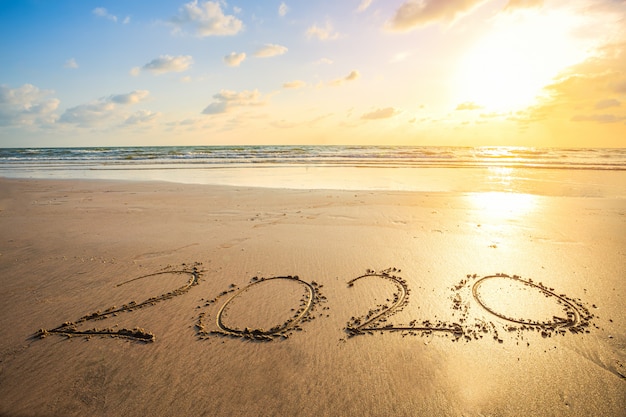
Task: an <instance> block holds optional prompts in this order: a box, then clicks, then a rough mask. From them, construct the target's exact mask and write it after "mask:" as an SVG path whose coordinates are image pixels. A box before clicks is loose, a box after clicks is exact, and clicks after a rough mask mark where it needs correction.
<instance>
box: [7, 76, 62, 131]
mask: <svg viewBox="0 0 626 417" xmlns="http://www.w3.org/2000/svg"><path fill="white" fill-rule="evenodd" d="M52 94H53V92H52V91H45V90H44V91H42V90H40V89H39V88H37V87H35V86H34V85H32V84H24V85H23V86H21V87H18V88H14V89H12V88H9V87H8V86H6V85H0V126H13V125H48V124H51V123H54V121H55V120H56V119H57V114H56V113H55V111H56V110H57V108H58V107H59V103H60V101H59V100H58V99H56V98H50V97H49V96H50V95H52Z"/></svg>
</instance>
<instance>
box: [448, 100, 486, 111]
mask: <svg viewBox="0 0 626 417" xmlns="http://www.w3.org/2000/svg"><path fill="white" fill-rule="evenodd" d="M479 109H482V106H479V105H478V104H476V103H474V102H473V101H466V102H465V103H461V104H459V105H458V106H456V109H455V110H479Z"/></svg>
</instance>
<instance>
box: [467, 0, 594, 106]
mask: <svg viewBox="0 0 626 417" xmlns="http://www.w3.org/2000/svg"><path fill="white" fill-rule="evenodd" d="M576 25H577V21H576V18H575V17H574V16H571V15H565V14H562V13H551V14H539V13H538V12H535V11H533V12H527V13H523V14H514V15H507V16H504V17H501V18H499V19H498V20H497V21H495V22H494V27H493V29H492V30H491V31H490V33H489V34H488V35H486V36H485V37H483V38H482V39H480V40H479V41H478V42H477V43H476V44H475V45H474V47H473V48H471V49H470V50H469V51H468V53H467V54H466V56H465V58H464V60H463V61H462V63H461V66H460V68H459V74H458V78H457V83H458V87H457V91H458V100H459V103H460V102H472V103H475V104H476V105H477V106H481V107H483V108H484V109H486V110H490V111H500V112H502V111H512V110H517V109H521V108H524V107H527V106H529V105H532V104H533V103H534V102H535V100H536V99H537V97H538V96H539V95H540V94H541V90H542V88H543V87H545V86H546V85H548V84H549V83H550V82H551V80H552V79H553V78H554V77H555V76H557V75H558V73H559V72H560V71H562V70H563V69H565V68H566V67H568V66H570V65H573V64H574V63H576V62H579V61H580V60H582V59H583V58H584V56H585V54H586V52H585V51H584V50H582V49H581V48H580V45H577V43H576V42H575V41H574V40H573V37H572V35H571V33H572V30H573V29H574V28H575V27H576Z"/></svg>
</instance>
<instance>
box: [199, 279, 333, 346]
mask: <svg viewBox="0 0 626 417" xmlns="http://www.w3.org/2000/svg"><path fill="white" fill-rule="evenodd" d="M277 282H285V283H295V284H299V285H301V286H302V287H303V289H304V290H305V291H304V295H303V297H302V298H301V299H300V304H299V306H298V308H297V309H295V308H292V309H291V310H292V311H294V314H293V315H292V316H291V317H289V318H288V319H287V320H286V321H285V322H283V323H282V324H278V325H275V326H273V327H271V328H269V329H264V328H251V327H243V326H236V325H234V324H230V323H229V322H228V320H227V317H226V316H227V313H228V310H229V308H231V306H232V305H233V304H235V303H237V302H240V301H241V299H242V298H243V297H244V296H246V295H247V294H249V293H250V292H251V291H252V290H254V289H256V288H258V287H260V286H262V285H268V284H269V283H277ZM321 287H322V285H319V284H317V283H316V282H315V281H312V282H307V281H304V280H302V279H300V278H299V277H298V276H277V277H270V278H258V277H254V278H252V279H251V280H250V283H249V284H248V285H246V286H245V287H243V288H238V287H236V286H235V285H234V284H232V285H231V287H230V289H229V290H227V291H224V292H222V293H221V294H219V295H218V296H217V297H215V298H214V299H212V300H209V301H207V302H206V304H205V307H214V308H215V307H216V306H218V305H219V304H218V303H217V302H218V301H220V300H221V299H222V298H223V297H225V296H228V298H227V299H226V300H224V301H223V302H222V303H221V307H220V308H219V309H218V310H217V312H215V313H214V316H215V318H214V321H213V323H211V321H210V320H209V316H211V314H210V312H203V313H200V316H199V318H198V323H197V329H198V335H199V336H200V337H201V338H207V337H208V336H210V335H221V336H230V337H235V338H246V339H251V340H259V341H272V340H275V339H279V338H281V339H286V338H288V337H289V336H290V335H291V334H292V333H293V332H294V331H300V330H302V328H301V327H300V324H302V323H305V322H308V321H311V320H313V319H315V316H314V314H313V313H314V311H315V309H316V307H317V306H318V305H319V304H321V303H323V302H326V297H325V296H323V295H322V294H321V293H320V288H321ZM325 308H326V307H325Z"/></svg>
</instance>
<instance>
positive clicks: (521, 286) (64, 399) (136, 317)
mask: <svg viewBox="0 0 626 417" xmlns="http://www.w3.org/2000/svg"><path fill="white" fill-rule="evenodd" d="M615 175H619V174H615ZM614 185H617V186H618V187H617V188H619V184H615V183H614ZM0 209H1V211H0V230H2V244H1V246H0V277H1V278H0V279H1V280H2V292H1V294H0V415H1V416H11V417H13V416H16V417H17V416H19V417H22V416H24V417H25V416H74V415H76V416H78V415H91V416H108V415H128V416H133V415H163V416H165V415H167V416H186V415H198V416H201V415H207V416H209V415H220V416H240V415H267V416H283V415H298V416H339V415H341V416H379V415H394V416H415V415H446V416H447V415H450V416H460V415H463V416H485V415H498V416H518V415H556V416H561V415H563V416H588V415H607V416H608V415H613V416H618V415H623V412H624V409H626V382H625V380H624V376H625V375H626V332H625V331H624V329H625V328H626V312H625V311H624V309H623V299H624V296H625V295H626V284H625V283H624V280H623V274H624V265H626V262H625V261H626V234H625V233H623V231H624V230H626V227H625V226H626V200H625V199H624V198H623V197H622V196H619V195H617V196H616V195H609V196H606V195H600V196H580V195H566V196H562V195H551V194H550V193H543V194H542V193H519V192H518V193H505V192H456V191H455V192H424V191H422V192H417V191H395V190H365V191H359V190H323V189H299V190H298V189H272V188H258V187H257V188H255V187H243V186H220V185H206V184H181V183H168V182H159V181H152V182H147V181H143V182H138V181H111V180H42V179H19V178H18V179H6V178H5V179H1V180H0Z"/></svg>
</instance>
